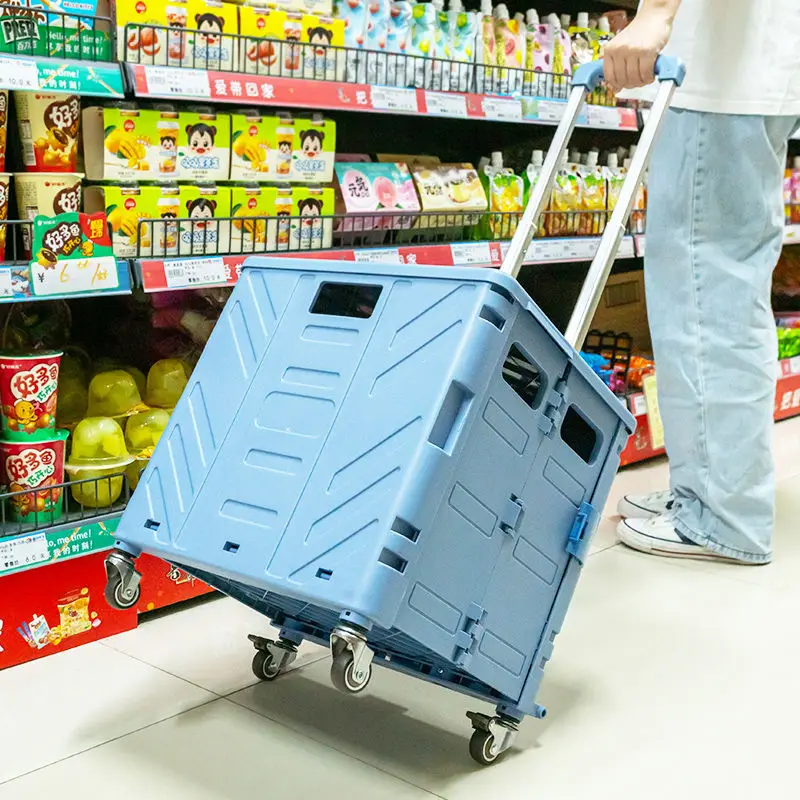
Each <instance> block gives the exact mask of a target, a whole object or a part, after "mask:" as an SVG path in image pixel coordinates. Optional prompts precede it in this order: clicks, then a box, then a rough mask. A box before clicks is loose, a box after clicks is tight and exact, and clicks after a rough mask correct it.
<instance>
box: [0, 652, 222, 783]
mask: <svg viewBox="0 0 800 800" xmlns="http://www.w3.org/2000/svg"><path fill="white" fill-rule="evenodd" d="M212 698H213V695H211V694H209V693H208V692H205V691H203V690H202V689H199V688H197V687H196V686H192V685H191V684H190V683H186V682H185V681H182V680H178V679H177V678H174V677H172V676H171V675H167V674H166V673H164V672H161V671H160V670H157V669H154V668H153V667H150V666H148V665H147V664H142V663H141V662H140V661H135V660H134V659H132V658H128V657H127V656H125V655H122V654H121V653H117V652H115V651H114V650H111V649H110V648H108V647H103V646H102V645H101V644H99V643H92V644H87V645H83V646H82V647H78V648H75V649H74V650H67V651H65V652H63V653H56V654H54V655H52V656H48V657H47V658H42V659H39V660H38V661H33V662H31V663H29V664H22V665H20V666H18V667H13V668H12V669H6V670H3V671H2V672H0V781H5V780H8V779H9V778H13V777H14V776H17V775H21V774H23V773H25V772H28V771H29V770H32V769H37V768H38V767H42V766H44V765H45V764H51V763H53V762H54V761H56V760H58V759H61V758H65V757H67V756H70V755H73V754H75V753H78V752H80V751H82V750H86V749H87V748H90V747H95V746H96V745H98V744H102V743H103V742H107V741H109V740H110V739H114V738H116V737H118V736H123V735H125V734H127V733H130V732H131V731H135V730H137V729H139V728H141V727H143V726H145V725H150V724H151V723H153V722H157V721H159V720H162V719H166V718H167V717H169V716H172V715H173V714H178V713H180V712H181V711H186V710H187V709H190V708H194V707H195V706H198V705H200V704H201V703H205V702H207V701H208V700H210V699H212ZM0 796H2V792H0Z"/></svg>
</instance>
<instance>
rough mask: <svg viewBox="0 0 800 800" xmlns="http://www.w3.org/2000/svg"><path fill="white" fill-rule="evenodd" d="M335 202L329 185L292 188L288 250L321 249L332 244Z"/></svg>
mask: <svg viewBox="0 0 800 800" xmlns="http://www.w3.org/2000/svg"><path fill="white" fill-rule="evenodd" d="M334 203H335V200H334V192H333V189H331V188H330V187H322V186H295V187H293V188H292V205H293V207H294V208H293V211H292V217H291V226H290V240H289V242H290V243H289V249H290V250H323V249H326V248H328V247H331V246H332V245H333V213H334Z"/></svg>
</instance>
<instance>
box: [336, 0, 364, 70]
mask: <svg viewBox="0 0 800 800" xmlns="http://www.w3.org/2000/svg"><path fill="white" fill-rule="evenodd" d="M333 17H334V19H340V20H342V21H343V22H344V44H345V47H347V48H348V49H347V51H346V57H345V80H347V81H350V82H354V81H356V80H357V78H358V71H359V68H360V67H361V65H362V62H363V58H364V56H363V54H362V53H358V52H355V51H356V50H359V49H362V48H363V47H364V36H365V35H366V32H367V5H366V2H365V0H335V2H334V4H333Z"/></svg>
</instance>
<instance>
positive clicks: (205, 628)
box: [104, 597, 326, 695]
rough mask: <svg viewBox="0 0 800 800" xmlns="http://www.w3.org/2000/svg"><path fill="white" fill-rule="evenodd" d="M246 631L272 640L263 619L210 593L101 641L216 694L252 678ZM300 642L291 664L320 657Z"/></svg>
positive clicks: (248, 682) (272, 632)
mask: <svg viewBox="0 0 800 800" xmlns="http://www.w3.org/2000/svg"><path fill="white" fill-rule="evenodd" d="M250 633H255V634H258V635H259V636H265V637H267V638H276V637H277V634H278V631H277V629H275V628H273V627H272V626H271V625H269V621H268V620H267V618H266V617H264V616H262V615H261V614H258V613H257V612H255V611H253V610H252V609H250V608H248V607H247V606H245V605H243V604H242V603H237V602H236V601H235V600H231V599H230V598H229V597H211V598H208V599H207V600H205V601H203V602H201V603H198V604H196V605H193V606H191V607H190V608H185V609H176V610H175V611H174V612H171V613H170V612H167V613H164V614H162V615H160V616H158V617H156V618H154V619H149V620H145V621H144V623H143V624H142V625H140V626H139V628H137V629H136V630H133V631H128V632H127V633H121V634H119V635H117V636H113V637H111V638H109V639H106V640H105V642H104V643H105V644H106V645H107V646H108V647H113V648H114V649H115V650H118V651H119V652H121V653H127V654H128V655H131V656H133V657H134V658H138V659H140V660H142V661H144V662H145V663H147V664H152V665H153V666H156V667H159V668H160V669H163V670H165V671H166V672H170V673H172V674H173V675H177V676H178V677H180V678H184V679H185V680H187V681H191V682H192V683H194V684H197V685H198V686H202V687H203V688H204V689H208V690H209V691H211V692H214V693H215V694H219V695H225V694H229V693H230V692H235V691H237V690H238V689H243V688H244V687H245V686H250V685H251V684H253V683H255V682H256V678H255V677H254V675H253V673H252V671H251V668H250V664H251V662H252V660H253V655H254V653H255V649H254V648H253V644H252V643H251V642H250V641H249V640H248V638H247V635H248V634H250ZM325 653H326V651H325V650H323V649H322V648H319V647H316V646H315V645H313V644H310V643H308V642H304V643H303V644H302V646H301V647H300V652H299V653H298V656H297V659H296V660H295V662H294V664H293V665H292V668H295V667H298V666H300V665H302V664H303V663H305V662H307V661H308V660H313V659H314V658H319V657H320V656H323V655H325Z"/></svg>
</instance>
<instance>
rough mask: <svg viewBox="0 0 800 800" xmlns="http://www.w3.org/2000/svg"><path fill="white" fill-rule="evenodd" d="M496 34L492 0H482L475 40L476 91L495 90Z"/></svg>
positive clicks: (482, 92) (483, 92) (486, 91)
mask: <svg viewBox="0 0 800 800" xmlns="http://www.w3.org/2000/svg"><path fill="white" fill-rule="evenodd" d="M495 49H496V40H495V35H494V16H493V15H492V0H481V13H480V19H479V22H478V35H477V38H476V40H475V61H476V63H477V64H478V67H477V68H476V71H475V75H476V91H477V92H479V93H481V94H485V93H488V92H493V91H495V88H494V87H495V85H496V83H497V78H498V75H497V66H496V64H497V56H496V55H495Z"/></svg>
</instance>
